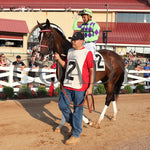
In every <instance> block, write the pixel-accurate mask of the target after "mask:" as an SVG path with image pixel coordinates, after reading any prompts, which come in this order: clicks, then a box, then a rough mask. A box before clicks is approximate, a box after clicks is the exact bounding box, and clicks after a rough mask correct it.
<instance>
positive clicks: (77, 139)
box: [65, 136, 80, 145]
mask: <svg viewBox="0 0 150 150" xmlns="http://www.w3.org/2000/svg"><path fill="white" fill-rule="evenodd" d="M79 141H80V138H79V137H74V136H71V137H70V138H69V139H68V140H67V141H66V142H65V144H66V145H69V144H76V143H77V142H79Z"/></svg>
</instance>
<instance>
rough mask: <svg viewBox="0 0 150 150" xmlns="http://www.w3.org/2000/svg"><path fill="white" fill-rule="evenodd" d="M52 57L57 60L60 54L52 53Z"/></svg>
mask: <svg viewBox="0 0 150 150" xmlns="http://www.w3.org/2000/svg"><path fill="white" fill-rule="evenodd" d="M54 59H55V60H56V61H58V60H59V59H60V55H59V54H58V53H57V52H55V53H54Z"/></svg>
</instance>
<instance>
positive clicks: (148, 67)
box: [143, 62, 150, 86]
mask: <svg viewBox="0 0 150 150" xmlns="http://www.w3.org/2000/svg"><path fill="white" fill-rule="evenodd" d="M143 69H144V70H150V66H149V62H146V65H145V66H144V68H143ZM144 78H149V73H144ZM146 85H147V86H149V82H148V81H147V82H146Z"/></svg>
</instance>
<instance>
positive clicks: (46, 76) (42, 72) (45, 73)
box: [0, 65, 59, 92]
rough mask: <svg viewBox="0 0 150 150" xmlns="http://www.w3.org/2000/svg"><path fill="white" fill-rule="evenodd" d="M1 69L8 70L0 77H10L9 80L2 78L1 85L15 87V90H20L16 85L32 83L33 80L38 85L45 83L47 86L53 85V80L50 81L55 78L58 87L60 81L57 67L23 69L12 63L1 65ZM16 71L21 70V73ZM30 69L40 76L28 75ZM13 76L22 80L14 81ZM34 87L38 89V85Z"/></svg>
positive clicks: (55, 84) (55, 85)
mask: <svg viewBox="0 0 150 150" xmlns="http://www.w3.org/2000/svg"><path fill="white" fill-rule="evenodd" d="M0 70H5V71H6V72H4V73H0V78H2V77H7V78H8V82H7V81H2V80H0V85H3V86H9V87H12V88H14V92H18V91H19V88H15V87H16V86H19V85H27V84H28V83H32V82H34V83H36V84H37V85H39V84H44V85H45V86H47V87H49V86H50V85H51V82H50V79H51V78H54V87H55V88H56V87H58V86H59V82H58V81H57V78H56V69H44V68H38V69H31V68H24V69H23V70H20V68H15V67H14V66H13V65H10V66H9V67H1V66H0ZM16 71H18V72H21V74H19V73H16ZM29 71H30V72H36V73H38V76H36V77H31V76H28V72H29ZM13 77H17V78H20V79H21V81H17V82H14V81H13ZM32 89H33V90H35V91H36V90H37V87H36V88H32ZM0 92H2V88H0Z"/></svg>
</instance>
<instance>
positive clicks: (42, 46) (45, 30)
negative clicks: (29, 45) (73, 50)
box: [39, 29, 55, 55]
mask: <svg viewBox="0 0 150 150" xmlns="http://www.w3.org/2000/svg"><path fill="white" fill-rule="evenodd" d="M39 32H40V33H45V32H50V33H51V34H50V37H49V39H51V40H50V44H49V46H47V45H42V44H41V39H43V34H42V35H41V36H42V38H40V44H39V47H40V48H47V49H48V51H49V52H51V53H49V55H53V54H52V43H53V41H54V40H55V35H54V34H53V31H52V30H50V29H44V30H40V31H39ZM39 52H40V49H39Z"/></svg>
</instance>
